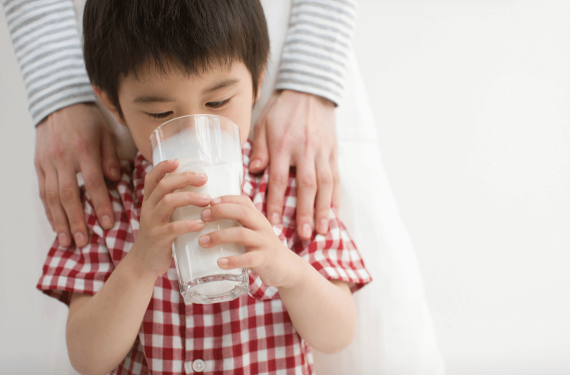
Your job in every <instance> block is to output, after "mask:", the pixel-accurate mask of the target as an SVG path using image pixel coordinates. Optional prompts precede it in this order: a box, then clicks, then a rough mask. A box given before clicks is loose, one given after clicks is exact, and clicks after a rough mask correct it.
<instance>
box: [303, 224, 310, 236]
mask: <svg viewBox="0 0 570 375" xmlns="http://www.w3.org/2000/svg"><path fill="white" fill-rule="evenodd" d="M311 232H312V230H311V226H310V225H309V224H303V226H302V228H301V234H302V235H303V237H306V238H308V237H311Z"/></svg>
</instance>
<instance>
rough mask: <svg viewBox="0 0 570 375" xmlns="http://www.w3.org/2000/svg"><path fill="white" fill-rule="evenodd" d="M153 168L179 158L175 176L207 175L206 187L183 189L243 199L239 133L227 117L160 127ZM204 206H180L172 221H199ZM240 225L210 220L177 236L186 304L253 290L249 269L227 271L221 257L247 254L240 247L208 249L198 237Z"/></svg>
mask: <svg viewBox="0 0 570 375" xmlns="http://www.w3.org/2000/svg"><path fill="white" fill-rule="evenodd" d="M150 147H151V151H152V162H153V166H156V165H157V164H158V163H160V162H161V161H163V160H169V159H178V160H179V161H180V164H179V166H178V168H177V169H176V171H175V172H173V173H182V172H197V173H205V174H206V175H208V180H207V182H206V184H205V185H203V186H200V187H195V186H188V187H187V188H185V189H182V191H194V192H197V193H201V194H208V195H210V196H211V197H212V198H216V197H220V196H222V195H241V185H242V180H243V163H242V153H241V143H240V136H239V129H238V127H237V125H236V124H234V123H233V122H231V121H230V120H228V119H227V118H225V117H221V116H215V115H190V116H183V117H178V118H175V119H173V120H170V121H167V122H165V123H164V124H162V125H160V126H159V127H158V128H157V129H156V130H155V131H154V132H153V133H152V134H151V136H150ZM202 210H203V208H202V207H197V206H193V205H189V206H185V207H180V208H177V209H176V210H175V212H174V213H173V214H172V215H171V220H172V221H175V220H176V221H177V220H187V219H199V218H200V213H201V211H202ZM235 226H240V224H239V223H238V222H237V221H235V220H226V219H221V220H216V221H214V222H207V223H206V224H205V226H204V228H203V229H202V230H201V231H199V232H191V233H187V234H184V235H182V236H179V237H177V238H176V239H175V240H174V243H173V244H172V250H173V256H174V262H175V265H176V272H177V274H178V283H179V285H180V293H181V294H182V296H183V297H184V299H185V301H186V302H192V303H203V304H206V303H216V302H223V301H230V300H233V299H235V298H237V297H239V296H241V295H243V294H245V293H247V292H248V290H249V283H248V274H247V269H245V268H240V269H232V270H223V269H221V268H220V267H218V264H217V261H218V259H219V258H221V257H227V256H233V255H239V254H243V253H245V248H244V246H242V245H239V244H236V243H230V244H222V245H218V246H214V247H211V248H207V249H205V248H203V247H201V246H200V245H199V243H198V238H199V237H200V236H201V235H203V234H206V233H210V232H213V231H216V230H220V229H225V228H230V227H235Z"/></svg>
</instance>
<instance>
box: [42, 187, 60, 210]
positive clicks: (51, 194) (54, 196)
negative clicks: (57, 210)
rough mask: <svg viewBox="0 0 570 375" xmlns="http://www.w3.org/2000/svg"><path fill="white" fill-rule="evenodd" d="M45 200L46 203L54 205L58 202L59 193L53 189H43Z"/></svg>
mask: <svg viewBox="0 0 570 375" xmlns="http://www.w3.org/2000/svg"><path fill="white" fill-rule="evenodd" d="M45 200H46V202H47V204H48V205H50V206H54V205H57V204H59V194H58V193H57V191H55V190H46V191H45Z"/></svg>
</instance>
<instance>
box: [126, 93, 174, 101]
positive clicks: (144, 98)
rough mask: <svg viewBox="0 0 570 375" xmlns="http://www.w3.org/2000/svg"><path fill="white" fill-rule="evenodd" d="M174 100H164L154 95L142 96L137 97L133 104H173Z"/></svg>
mask: <svg viewBox="0 0 570 375" xmlns="http://www.w3.org/2000/svg"><path fill="white" fill-rule="evenodd" d="M175 101H176V100H174V99H171V98H165V97H163V96H156V95H142V96H137V97H136V98H135V100H133V103H167V102H175Z"/></svg>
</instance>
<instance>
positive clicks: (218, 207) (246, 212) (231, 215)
mask: <svg viewBox="0 0 570 375" xmlns="http://www.w3.org/2000/svg"><path fill="white" fill-rule="evenodd" d="M201 217H202V219H203V220H204V221H208V222H209V221H216V220H219V219H229V220H237V221H238V222H239V223H240V224H241V225H243V226H244V227H246V228H250V229H257V228H259V227H261V226H262V225H263V223H264V222H267V220H266V219H265V218H264V216H263V215H262V214H261V213H260V212H259V211H257V210H256V209H255V208H251V207H248V206H246V205H244V204H236V203H223V204H214V205H212V206H211V207H208V208H205V209H203V210H202V213H201ZM267 226H269V223H267Z"/></svg>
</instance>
